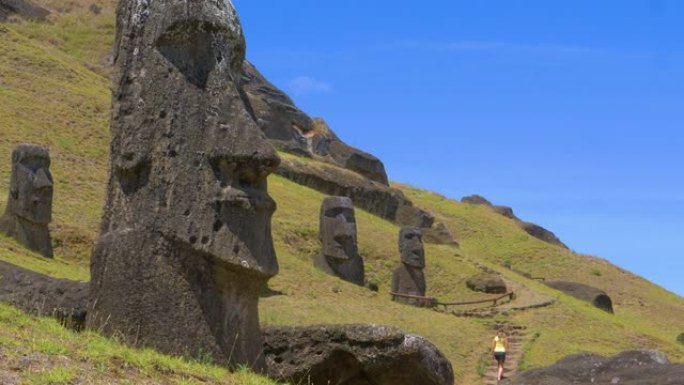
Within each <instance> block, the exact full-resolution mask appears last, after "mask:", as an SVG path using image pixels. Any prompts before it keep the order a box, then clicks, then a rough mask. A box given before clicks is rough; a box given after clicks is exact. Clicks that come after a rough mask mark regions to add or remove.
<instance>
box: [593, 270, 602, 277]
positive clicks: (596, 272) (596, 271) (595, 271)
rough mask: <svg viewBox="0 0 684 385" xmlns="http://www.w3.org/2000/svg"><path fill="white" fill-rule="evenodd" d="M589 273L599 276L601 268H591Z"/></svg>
mask: <svg viewBox="0 0 684 385" xmlns="http://www.w3.org/2000/svg"><path fill="white" fill-rule="evenodd" d="M591 275H595V276H597V277H600V276H601V270H598V269H593V270H591Z"/></svg>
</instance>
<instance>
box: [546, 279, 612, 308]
mask: <svg viewBox="0 0 684 385" xmlns="http://www.w3.org/2000/svg"><path fill="white" fill-rule="evenodd" d="M545 283H546V285H548V286H549V287H551V288H554V289H556V290H559V291H562V292H563V293H565V294H568V295H571V296H573V297H575V298H577V299H581V300H582V301H587V302H589V303H591V304H592V305H594V306H596V307H597V308H599V309H601V310H605V311H607V312H609V313H612V312H613V301H612V300H611V299H610V297H609V296H608V294H606V292H605V291H603V290H601V289H597V288H595V287H593V286H589V285H585V284H583V283H577V282H567V281H546V282H545Z"/></svg>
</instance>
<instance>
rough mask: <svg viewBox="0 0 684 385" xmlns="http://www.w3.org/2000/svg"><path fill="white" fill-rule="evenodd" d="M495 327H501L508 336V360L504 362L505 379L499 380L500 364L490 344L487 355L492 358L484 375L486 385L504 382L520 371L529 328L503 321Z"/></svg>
mask: <svg viewBox="0 0 684 385" xmlns="http://www.w3.org/2000/svg"><path fill="white" fill-rule="evenodd" d="M495 329H496V330H498V329H501V330H503V332H504V333H505V335H506V336H507V338H508V349H507V350H506V362H505V364H504V373H503V376H504V379H503V380H502V381H497V371H498V365H497V363H496V360H494V357H493V353H492V352H491V347H490V346H488V348H490V349H489V351H488V352H487V356H488V357H489V359H490V363H489V366H487V370H486V372H485V375H484V377H483V384H484V385H496V384H500V383H503V382H504V381H506V379H507V378H510V377H513V376H514V375H515V374H516V373H517V372H518V365H519V363H520V360H521V359H522V357H523V352H524V349H523V348H524V346H525V342H526V341H527V335H528V334H527V328H526V327H525V326H521V325H516V324H512V323H503V324H497V325H495Z"/></svg>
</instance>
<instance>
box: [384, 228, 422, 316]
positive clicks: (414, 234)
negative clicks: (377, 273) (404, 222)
mask: <svg viewBox="0 0 684 385" xmlns="http://www.w3.org/2000/svg"><path fill="white" fill-rule="evenodd" d="M399 253H400V255H401V265H400V266H399V267H398V268H397V269H396V270H394V272H393V273H392V293H393V294H395V295H393V296H392V299H393V300H394V301H396V302H401V303H405V304H409V305H414V306H425V305H429V304H428V303H426V302H425V300H424V299H421V298H407V297H402V296H401V295H396V294H403V295H411V296H419V297H425V292H426V290H427V283H426V282H425V274H424V273H423V269H425V249H424V248H423V239H422V234H421V232H420V229H418V228H415V227H404V228H402V229H401V231H400V232H399Z"/></svg>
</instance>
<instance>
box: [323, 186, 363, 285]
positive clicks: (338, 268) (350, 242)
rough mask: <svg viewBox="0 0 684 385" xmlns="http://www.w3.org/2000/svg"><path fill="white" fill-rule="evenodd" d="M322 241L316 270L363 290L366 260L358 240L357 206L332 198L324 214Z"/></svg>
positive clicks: (329, 198) (345, 199) (324, 209)
mask: <svg viewBox="0 0 684 385" xmlns="http://www.w3.org/2000/svg"><path fill="white" fill-rule="evenodd" d="M319 221H320V225H319V226H320V227H319V239H320V240H321V245H322V246H323V247H322V248H321V252H320V253H319V254H318V255H317V256H316V257H315V258H314V266H316V267H317V268H319V269H321V270H323V271H325V272H326V273H328V274H330V275H333V276H336V277H339V278H341V279H343V280H345V281H347V282H351V283H354V284H357V285H359V286H363V284H364V281H365V276H364V269H363V258H361V256H360V255H359V247H358V243H357V238H356V218H355V216H354V204H353V203H352V200H351V199H349V198H347V197H328V198H325V199H324V200H323V203H322V204H321V212H320V218H319Z"/></svg>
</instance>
